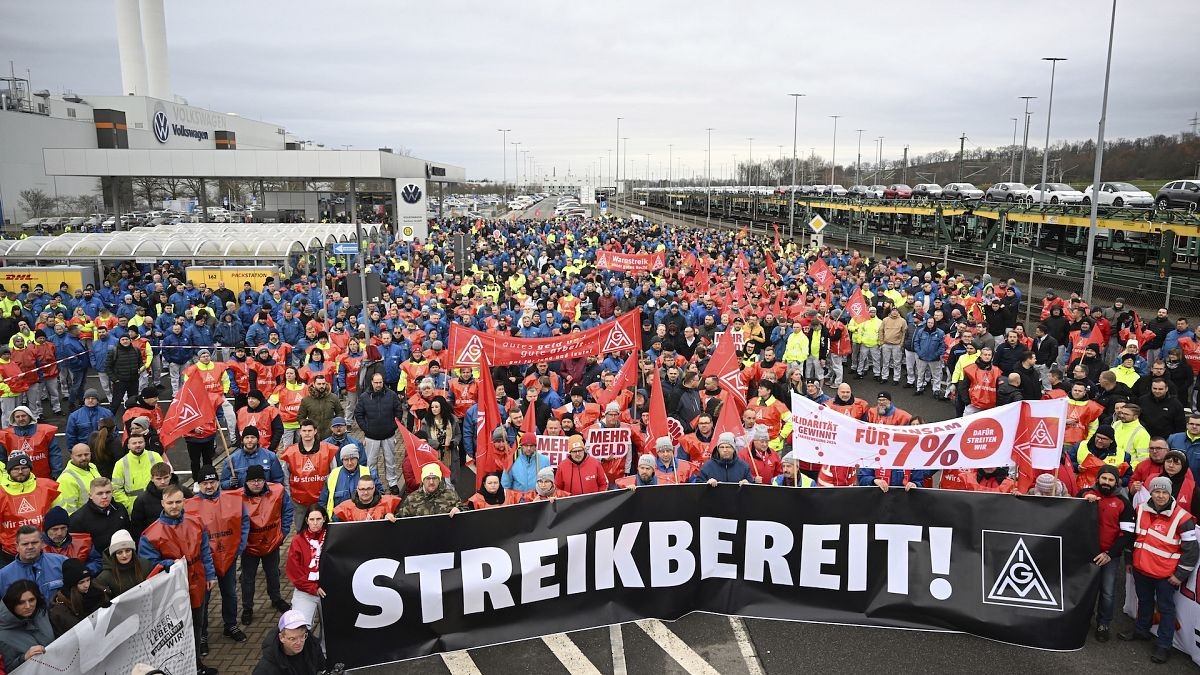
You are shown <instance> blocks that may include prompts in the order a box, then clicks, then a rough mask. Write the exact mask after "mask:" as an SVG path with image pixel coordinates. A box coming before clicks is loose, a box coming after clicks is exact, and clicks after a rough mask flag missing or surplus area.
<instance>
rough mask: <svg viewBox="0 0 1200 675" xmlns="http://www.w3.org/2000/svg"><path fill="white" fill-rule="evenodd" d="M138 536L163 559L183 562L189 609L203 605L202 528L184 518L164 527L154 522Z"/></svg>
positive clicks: (204, 581) (163, 524) (204, 590)
mask: <svg viewBox="0 0 1200 675" xmlns="http://www.w3.org/2000/svg"><path fill="white" fill-rule="evenodd" d="M142 536H143V537H145V538H146V540H147V541H149V542H150V543H151V544H153V545H154V548H156V549H158V552H159V554H160V555H161V556H162V557H163V560H178V559H180V558H183V559H185V560H187V570H188V593H189V595H190V596H191V601H192V608H193V609H195V608H197V607H199V606H200V605H201V604H203V603H204V593H205V592H206V591H207V590H208V583H207V575H206V574H205V572H204V560H203V559H202V558H201V556H200V549H201V544H202V543H203V541H204V528H203V527H202V526H201V525H200V523H198V522H197V521H195V520H192V519H190V518H186V517H185V518H184V519H183V521H182V522H180V523H179V524H178V525H167V524H166V523H164V522H163V521H161V520H155V521H154V522H153V523H150V527H147V528H146V529H145V530H144V531H143V532H142Z"/></svg>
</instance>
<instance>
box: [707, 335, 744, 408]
mask: <svg viewBox="0 0 1200 675" xmlns="http://www.w3.org/2000/svg"><path fill="white" fill-rule="evenodd" d="M710 375H712V376H715V377H716V378H717V382H718V383H719V384H720V385H721V389H723V390H725V392H726V393H727V394H728V395H727V396H726V397H725V400H726V401H737V408H738V414H739V415H740V414H741V412H742V410H744V409H745V408H746V391H745V384H744V383H743V382H742V372H741V362H740V361H738V357H737V347H736V346H735V345H734V344H733V335H732V334H731V332H730V331H726V332H725V337H724V339H722V340H721V341H720V343H718V344H717V349H716V351H714V352H713V355H712V358H710V359H709V360H708V367H707V368H705V369H704V377H708V376H710Z"/></svg>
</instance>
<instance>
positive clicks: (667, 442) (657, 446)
mask: <svg viewBox="0 0 1200 675" xmlns="http://www.w3.org/2000/svg"><path fill="white" fill-rule="evenodd" d="M674 447H675V445H674V444H672V443H671V438H670V437H669V436H659V437H658V438H657V439H655V440H654V450H655V451H658V450H670V449H671V448H674Z"/></svg>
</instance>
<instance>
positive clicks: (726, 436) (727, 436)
mask: <svg viewBox="0 0 1200 675" xmlns="http://www.w3.org/2000/svg"><path fill="white" fill-rule="evenodd" d="M734 442H735V439H734V437H733V434H731V433H729V432H728V431H726V432H725V433H723V434H721V435H720V436H718V437H717V446H718V447H720V446H722V445H728V446H730V447H736V445H734Z"/></svg>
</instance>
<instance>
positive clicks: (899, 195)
mask: <svg viewBox="0 0 1200 675" xmlns="http://www.w3.org/2000/svg"><path fill="white" fill-rule="evenodd" d="M912 194H913V193H912V188H911V187H909V186H907V185H905V184H904V183H893V184H891V185H889V186H887V188H886V189H884V191H883V198H884V199H912Z"/></svg>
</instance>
